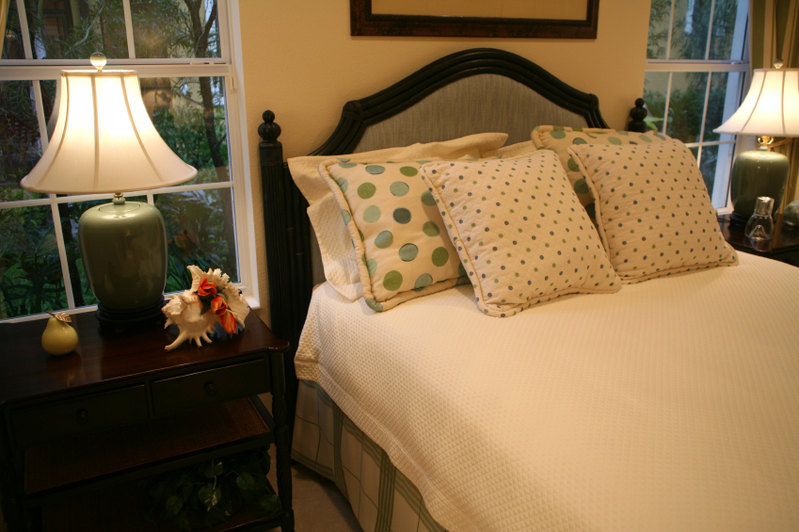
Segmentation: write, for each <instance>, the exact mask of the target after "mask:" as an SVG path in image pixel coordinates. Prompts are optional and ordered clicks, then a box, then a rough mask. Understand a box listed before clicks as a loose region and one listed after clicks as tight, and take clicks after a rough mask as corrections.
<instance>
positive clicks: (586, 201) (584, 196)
mask: <svg viewBox="0 0 799 532" xmlns="http://www.w3.org/2000/svg"><path fill="white" fill-rule="evenodd" d="M531 137H532V138H533V144H535V147H536V148H538V149H547V150H552V151H554V152H555V153H557V154H558V158H559V159H560V162H561V164H562V165H563V168H564V169H565V170H566V175H567V176H569V181H570V182H571V184H572V187H574V191H575V192H576V193H577V197H578V198H580V203H582V204H583V206H584V207H585V208H586V210H587V211H588V214H589V215H590V216H591V218H594V196H593V195H592V194H591V191H590V190H589V189H588V185H587V184H586V182H585V179H583V176H582V174H581V173H580V169H579V168H578V167H577V163H576V162H575V161H574V159H572V158H571V156H570V155H569V147H570V146H573V145H580V144H611V145H615V146H620V145H622V144H650V143H652V142H662V141H664V140H671V137H668V136H667V135H664V134H662V133H658V132H656V131H653V132H647V133H636V132H632V131H623V130H617V129H602V128H576V127H568V126H538V127H536V128H535V129H533V132H532V134H531Z"/></svg>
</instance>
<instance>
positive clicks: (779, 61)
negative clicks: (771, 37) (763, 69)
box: [774, 57, 785, 70]
mask: <svg viewBox="0 0 799 532" xmlns="http://www.w3.org/2000/svg"><path fill="white" fill-rule="evenodd" d="M784 64H785V63H784V62H783V60H782V59H780V58H779V57H778V58H777V59H775V60H774V68H776V69H778V70H779V69H780V68H782V67H783V65H784Z"/></svg>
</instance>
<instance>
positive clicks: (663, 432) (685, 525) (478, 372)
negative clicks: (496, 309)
mask: <svg viewBox="0 0 799 532" xmlns="http://www.w3.org/2000/svg"><path fill="white" fill-rule="evenodd" d="M739 258H740V265H739V266H737V267H722V268H716V269H712V270H708V271H704V272H699V273H693V274H688V275H682V276H677V277H671V278H665V279H656V280H651V281H647V282H643V283H640V284H635V285H628V286H625V287H624V288H622V290H621V291H620V292H618V293H615V294H603V295H578V296H572V297H566V298H563V299H560V300H558V301H555V302H552V303H549V304H546V305H542V306H539V307H535V308H532V309H529V310H526V311H524V312H522V313H521V314H519V315H517V316H514V317H511V318H504V319H502V318H492V317H487V316H484V315H482V314H481V313H480V312H479V311H478V310H477V309H476V307H475V305H474V303H473V301H472V294H471V288H470V287H458V288H453V289H450V290H446V291H444V292H440V293H438V294H434V295H430V296H426V297H424V298H419V299H416V300H413V301H410V302H407V303H403V304H402V305H400V306H398V307H397V308H395V309H392V310H391V311H389V312H385V313H380V314H375V313H373V312H372V311H371V310H369V308H368V307H367V306H366V305H365V304H363V302H355V303H352V302H349V301H346V300H344V299H342V298H341V297H340V296H338V295H337V293H336V292H335V290H333V289H332V288H331V287H329V286H326V285H324V284H323V285H321V286H319V287H318V288H317V289H316V290H315V293H314V297H313V300H312V303H311V309H310V312H309V318H308V321H307V323H306V326H305V330H304V332H303V337H302V340H301V342H300V346H299V351H298V353H297V357H296V361H295V362H296V368H297V374H298V376H299V378H301V379H308V380H313V381H316V382H318V383H319V384H321V386H322V387H323V388H324V389H325V390H326V391H327V393H328V394H329V395H330V396H331V397H332V398H333V400H335V401H336V403H338V405H339V406H340V407H341V408H342V410H343V411H344V412H345V413H346V414H347V415H348V416H349V417H350V418H351V419H352V420H353V421H355V423H357V424H358V426H359V427H360V428H361V429H362V430H363V431H364V432H365V433H366V434H367V435H368V436H369V437H370V438H372V439H373V440H374V441H375V442H377V443H378V444H379V445H381V446H382V447H383V448H384V449H385V450H386V452H387V453H388V455H389V456H390V458H391V460H392V461H393V463H394V464H395V465H396V466H397V467H398V468H399V469H400V470H401V471H402V472H403V473H404V474H405V475H406V476H407V477H408V478H409V479H410V480H411V481H413V482H414V483H415V484H416V486H417V487H418V488H419V490H420V492H421V493H422V495H423V497H424V499H425V503H426V505H427V508H428V509H429V511H430V513H431V515H432V516H433V517H434V518H435V519H436V520H437V521H438V522H439V523H440V524H441V525H443V526H445V527H446V528H448V529H450V530H481V531H485V530H539V529H548V530H552V529H555V530H564V529H575V530H620V531H654V530H670V531H688V530H701V531H708V530H724V531H730V530H799V324H798V320H799V268H794V267H792V266H788V265H785V264H782V263H777V262H774V261H771V260H766V259H761V258H759V257H754V256H751V255H747V254H744V253H740V254H739Z"/></svg>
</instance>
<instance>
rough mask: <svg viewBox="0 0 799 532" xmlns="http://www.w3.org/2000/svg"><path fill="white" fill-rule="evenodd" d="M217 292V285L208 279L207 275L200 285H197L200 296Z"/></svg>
mask: <svg viewBox="0 0 799 532" xmlns="http://www.w3.org/2000/svg"><path fill="white" fill-rule="evenodd" d="M213 294H216V285H215V284H214V283H212V282H211V281H209V280H208V278H207V277H205V278H203V280H202V281H200V286H198V287H197V295H198V296H210V295H213Z"/></svg>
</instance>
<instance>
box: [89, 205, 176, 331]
mask: <svg viewBox="0 0 799 532" xmlns="http://www.w3.org/2000/svg"><path fill="white" fill-rule="evenodd" d="M78 238H79V240H80V248H81V255H82V256H83V265H84V268H85V270H86V276H87V277H88V279H89V286H90V287H91V289H92V292H93V293H94V296H95V297H96V298H97V301H98V314H97V317H98V319H99V320H100V322H101V323H104V324H110V325H115V326H125V325H135V324H139V323H143V322H152V321H155V320H163V314H162V313H161V306H162V305H163V301H164V297H163V293H164V287H165V286H166V269H167V251H166V232H165V230H164V220H163V218H162V217H161V213H160V212H159V211H158V209H157V208H155V207H154V206H152V205H148V204H147V203H139V202H134V201H130V202H126V201H125V200H124V198H122V197H121V196H118V197H115V198H114V201H113V202H112V203H106V204H103V205H98V206H96V207H92V208H91V209H89V210H87V211H86V212H84V213H83V215H82V216H81V218H80V222H79V224H78Z"/></svg>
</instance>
